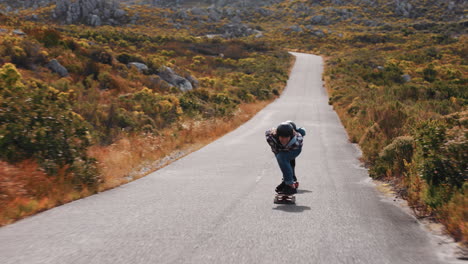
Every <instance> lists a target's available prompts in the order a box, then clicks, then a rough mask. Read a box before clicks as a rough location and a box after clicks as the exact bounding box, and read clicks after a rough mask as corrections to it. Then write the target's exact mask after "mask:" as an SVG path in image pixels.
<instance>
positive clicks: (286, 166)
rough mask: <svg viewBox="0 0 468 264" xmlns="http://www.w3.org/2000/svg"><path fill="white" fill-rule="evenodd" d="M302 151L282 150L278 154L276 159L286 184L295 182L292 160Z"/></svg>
mask: <svg viewBox="0 0 468 264" xmlns="http://www.w3.org/2000/svg"><path fill="white" fill-rule="evenodd" d="M300 153H301V149H295V150H292V151H289V152H280V153H278V154H276V160H277V161H278V165H279V167H280V169H281V172H282V173H283V180H284V182H285V183H286V184H288V185H292V184H294V178H293V174H294V172H293V168H292V166H291V160H293V159H295V158H296V157H297V156H299V154H300Z"/></svg>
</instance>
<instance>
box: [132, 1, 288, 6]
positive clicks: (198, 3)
mask: <svg viewBox="0 0 468 264" xmlns="http://www.w3.org/2000/svg"><path fill="white" fill-rule="evenodd" d="M127 2H128V1H127ZM142 2H143V3H146V4H151V5H154V6H159V7H176V6H208V5H214V6H232V7H254V6H266V5H271V4H275V3H280V2H283V1H282V0H255V1H250V0H195V1H194V0H143V1H142Z"/></svg>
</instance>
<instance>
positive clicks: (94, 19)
mask: <svg viewBox="0 0 468 264" xmlns="http://www.w3.org/2000/svg"><path fill="white" fill-rule="evenodd" d="M88 20H89V22H88V25H90V26H93V27H98V26H100V25H102V21H101V18H100V17H99V16H98V15H91V16H89V17H88Z"/></svg>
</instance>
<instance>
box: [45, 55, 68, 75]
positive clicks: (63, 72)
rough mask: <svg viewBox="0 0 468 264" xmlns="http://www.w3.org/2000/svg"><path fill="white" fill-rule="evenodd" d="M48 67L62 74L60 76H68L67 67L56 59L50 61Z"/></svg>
mask: <svg viewBox="0 0 468 264" xmlns="http://www.w3.org/2000/svg"><path fill="white" fill-rule="evenodd" d="M46 66H47V68H49V69H50V70H51V71H53V72H55V73H57V74H58V75H60V77H66V76H68V71H67V69H66V68H65V67H63V66H62V65H61V64H60V63H59V62H58V61H57V60H56V59H53V60H51V61H50V62H49V63H47V65H46Z"/></svg>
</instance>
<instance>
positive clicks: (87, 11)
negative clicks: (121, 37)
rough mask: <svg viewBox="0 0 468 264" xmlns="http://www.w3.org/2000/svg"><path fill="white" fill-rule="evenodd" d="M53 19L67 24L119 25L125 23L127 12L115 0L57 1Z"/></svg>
mask: <svg viewBox="0 0 468 264" xmlns="http://www.w3.org/2000/svg"><path fill="white" fill-rule="evenodd" d="M52 17H53V18H55V19H57V20H61V21H62V22H64V23H66V24H77V23H86V24H87V25H91V26H101V25H118V24H122V23H124V22H125V19H126V12H125V11H124V10H122V9H120V8H119V2H118V1H115V0H112V1H109V0H79V1H74V0H57V1H56V3H55V9H54V10H53V13H52Z"/></svg>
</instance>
